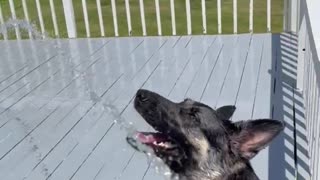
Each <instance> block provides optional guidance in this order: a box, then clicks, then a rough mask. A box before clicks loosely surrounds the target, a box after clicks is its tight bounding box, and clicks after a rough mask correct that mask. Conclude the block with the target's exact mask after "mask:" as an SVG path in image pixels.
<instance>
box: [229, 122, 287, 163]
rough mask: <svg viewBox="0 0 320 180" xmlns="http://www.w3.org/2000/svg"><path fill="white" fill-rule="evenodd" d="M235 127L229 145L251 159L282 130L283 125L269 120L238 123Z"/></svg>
mask: <svg viewBox="0 0 320 180" xmlns="http://www.w3.org/2000/svg"><path fill="white" fill-rule="evenodd" d="M235 126H236V129H237V130H236V131H235V132H234V133H233V134H232V135H231V138H230V139H231V145H232V147H233V148H234V150H235V151H236V152H238V153H240V155H241V156H242V157H244V158H246V159H251V158H253V157H254V156H255V155H256V154H257V153H258V152H259V151H260V150H262V149H263V148H265V147H266V146H267V145H268V144H269V143H270V142H271V141H272V140H273V139H274V138H275V137H276V136H277V135H278V134H279V133H280V132H281V131H282V130H283V129H284V123H282V122H280V121H277V120H269V119H260V120H251V121H240V122H237V123H235Z"/></svg>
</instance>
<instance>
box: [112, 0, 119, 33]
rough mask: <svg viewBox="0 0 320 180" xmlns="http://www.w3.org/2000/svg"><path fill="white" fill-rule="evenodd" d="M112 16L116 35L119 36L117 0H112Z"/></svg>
mask: <svg viewBox="0 0 320 180" xmlns="http://www.w3.org/2000/svg"><path fill="white" fill-rule="evenodd" d="M111 8H112V16H113V26H114V35H115V36H117V37H118V36H119V31H118V18H117V7H116V2H115V0H111Z"/></svg>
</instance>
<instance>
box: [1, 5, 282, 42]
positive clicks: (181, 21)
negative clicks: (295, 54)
mask: <svg viewBox="0 0 320 180" xmlns="http://www.w3.org/2000/svg"><path fill="white" fill-rule="evenodd" d="M190 2H191V15H192V34H202V28H203V27H202V17H201V1H200V0H190ZM14 3H15V10H16V14H17V17H18V18H20V19H24V14H23V8H22V3H21V0H14ZM40 3H41V8H42V13H43V18H44V22H45V29H46V32H47V33H48V34H49V35H50V36H52V37H53V36H54V30H53V23H52V17H51V11H50V6H49V0H40ZM54 3H55V9H56V14H57V21H58V26H59V33H60V37H67V30H66V25H65V20H64V13H63V8H62V0H54ZM232 3H233V1H232V0H222V31H223V33H225V34H228V33H233V12H232V9H233V4H232ZM266 3H267V0H254V33H263V32H266V31H267V12H266V9H267V8H266V6H267V4H266ZM73 4H74V9H75V18H76V24H77V34H78V37H86V30H85V25H84V18H83V11H82V4H81V1H80V0H74V1H73ZM0 5H1V8H2V11H3V15H4V17H5V20H7V19H9V18H10V16H11V13H10V10H9V1H8V0H0ZM116 5H117V17H118V26H119V34H120V36H128V28H127V19H126V11H125V0H116ZM144 5H145V15H146V25H147V34H148V35H151V36H153V35H157V23H156V13H155V1H154V0H144ZM27 6H28V11H29V16H30V19H31V20H32V22H33V23H34V24H36V25H37V26H38V27H39V20H38V15H37V10H36V4H35V0H27ZM101 6H102V13H103V21H104V27H105V34H106V36H114V26H113V18H112V11H111V3H110V0H102V1H101ZM206 7H207V9H206V11H207V33H208V34H217V31H218V30H217V8H216V7H217V1H216V0H206ZM87 8H88V15H89V22H90V32H91V36H92V37H99V36H100V35H101V33H100V26H99V19H98V13H97V5H96V1H95V0H87ZM130 9H131V18H132V35H133V36H141V35H142V27H141V19H140V9H139V0H130ZM160 10H161V23H162V24H161V25H162V32H163V35H171V33H172V27H171V15H170V0H160ZM282 11H283V1H281V0H280V1H272V32H281V31H282V23H283V22H282V20H283V18H282V16H283V12H282ZM175 12H176V23H177V24H176V27H177V34H178V35H185V34H187V25H186V23H187V22H186V8H185V0H175ZM248 29H249V0H238V33H248V31H249V30H248ZM0 36H1V35H0ZM10 37H11V38H14V33H13V32H10ZM23 37H27V35H26V34H24V35H23Z"/></svg>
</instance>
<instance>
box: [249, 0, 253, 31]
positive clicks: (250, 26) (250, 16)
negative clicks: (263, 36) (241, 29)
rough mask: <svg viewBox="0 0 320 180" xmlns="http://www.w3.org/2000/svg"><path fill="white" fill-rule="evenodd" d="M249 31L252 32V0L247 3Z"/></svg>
mask: <svg viewBox="0 0 320 180" xmlns="http://www.w3.org/2000/svg"><path fill="white" fill-rule="evenodd" d="M249 32H251V33H252V32H253V0H250V4H249Z"/></svg>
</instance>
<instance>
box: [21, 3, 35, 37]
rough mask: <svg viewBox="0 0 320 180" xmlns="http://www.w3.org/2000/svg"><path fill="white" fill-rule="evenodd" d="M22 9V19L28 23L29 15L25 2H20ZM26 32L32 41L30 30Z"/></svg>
mask: <svg viewBox="0 0 320 180" xmlns="http://www.w3.org/2000/svg"><path fill="white" fill-rule="evenodd" d="M22 8H23V14H24V18H25V19H26V20H27V21H28V22H30V18H29V13H28V7H27V3H26V0H22ZM28 32H29V38H30V39H32V38H33V36H32V31H31V29H28Z"/></svg>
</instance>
